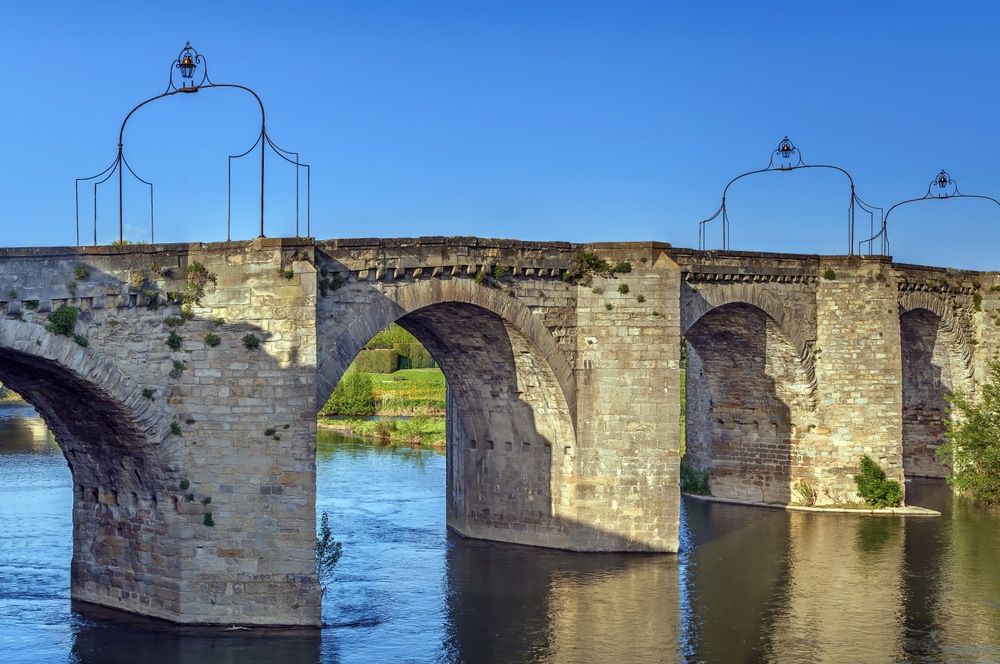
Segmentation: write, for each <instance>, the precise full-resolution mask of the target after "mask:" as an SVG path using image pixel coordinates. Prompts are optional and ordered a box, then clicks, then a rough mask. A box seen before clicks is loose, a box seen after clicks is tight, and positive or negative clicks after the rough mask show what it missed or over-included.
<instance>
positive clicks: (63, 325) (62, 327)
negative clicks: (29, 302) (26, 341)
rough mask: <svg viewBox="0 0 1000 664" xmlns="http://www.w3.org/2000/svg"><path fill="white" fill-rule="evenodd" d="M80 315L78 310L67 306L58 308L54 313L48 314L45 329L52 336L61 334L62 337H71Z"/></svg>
mask: <svg viewBox="0 0 1000 664" xmlns="http://www.w3.org/2000/svg"><path fill="white" fill-rule="evenodd" d="M79 315H80V310H79V309H77V308H76V307H71V306H70V305H68V304H64V305H62V306H60V307H59V308H58V309H56V310H55V311H53V312H51V313H49V322H48V324H47V325H46V326H45V329H46V330H48V331H49V332H52V333H53V334H61V335H63V336H64V337H71V336H73V333H74V332H75V331H76V319H77V317H78V316H79Z"/></svg>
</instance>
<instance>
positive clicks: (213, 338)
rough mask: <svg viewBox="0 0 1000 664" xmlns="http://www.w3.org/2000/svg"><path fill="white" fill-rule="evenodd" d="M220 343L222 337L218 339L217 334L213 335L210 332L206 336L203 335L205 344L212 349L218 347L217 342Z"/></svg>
mask: <svg viewBox="0 0 1000 664" xmlns="http://www.w3.org/2000/svg"><path fill="white" fill-rule="evenodd" d="M221 341H222V337H220V336H219V335H218V334H213V333H212V332H209V333H208V334H206V335H205V344H206V345H208V346H211V347H212V348H215V347H216V346H218V345H219V342H221Z"/></svg>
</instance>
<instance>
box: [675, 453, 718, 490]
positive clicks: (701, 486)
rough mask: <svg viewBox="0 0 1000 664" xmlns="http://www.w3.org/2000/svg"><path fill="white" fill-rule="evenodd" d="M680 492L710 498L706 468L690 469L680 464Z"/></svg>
mask: <svg viewBox="0 0 1000 664" xmlns="http://www.w3.org/2000/svg"><path fill="white" fill-rule="evenodd" d="M681 491H683V492H685V493H693V494H696V495H699V496H711V495H712V490H711V488H710V487H709V473H708V468H702V469H701V470H698V469H697V468H692V467H691V466H689V465H687V464H686V463H684V462H683V461H682V462H681Z"/></svg>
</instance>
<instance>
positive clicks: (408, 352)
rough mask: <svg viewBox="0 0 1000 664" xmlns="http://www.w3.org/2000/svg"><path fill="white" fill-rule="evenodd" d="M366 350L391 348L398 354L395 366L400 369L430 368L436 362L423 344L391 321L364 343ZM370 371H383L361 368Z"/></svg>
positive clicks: (434, 365) (435, 364)
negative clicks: (390, 323) (386, 326)
mask: <svg viewBox="0 0 1000 664" xmlns="http://www.w3.org/2000/svg"><path fill="white" fill-rule="evenodd" d="M365 349H366V350H375V349H392V350H394V351H396V353H397V355H399V359H398V363H397V365H396V366H397V367H398V368H400V369H432V368H434V367H436V366H437V362H435V361H434V358H433V357H431V354H430V352H428V350H427V349H426V348H424V346H423V344H421V343H420V342H419V341H417V338H416V337H414V336H413V335H412V334H410V333H409V332H407V331H406V330H404V329H403V328H401V327H400V326H398V325H396V324H395V323H393V324H392V325H390V326H389V327H388V328H386V329H384V330H382V331H381V332H379V333H378V334H376V335H375V336H374V337H372V340H371V341H369V342H368V343H367V344H366V345H365ZM362 370H363V371H371V372H372V373H384V372H380V371H375V370H374V369H362Z"/></svg>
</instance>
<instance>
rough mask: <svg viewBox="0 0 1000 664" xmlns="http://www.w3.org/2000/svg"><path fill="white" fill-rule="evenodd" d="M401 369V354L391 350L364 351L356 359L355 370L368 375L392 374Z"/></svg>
mask: <svg viewBox="0 0 1000 664" xmlns="http://www.w3.org/2000/svg"><path fill="white" fill-rule="evenodd" d="M398 367H399V354H398V353H397V352H396V351H394V350H391V349H385V348H377V349H374V350H363V351H361V352H360V353H358V356H357V357H356V358H354V368H355V369H356V370H357V371H364V372H366V373H378V374H390V373H392V372H394V371H395V370H396V369H397V368H398Z"/></svg>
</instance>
